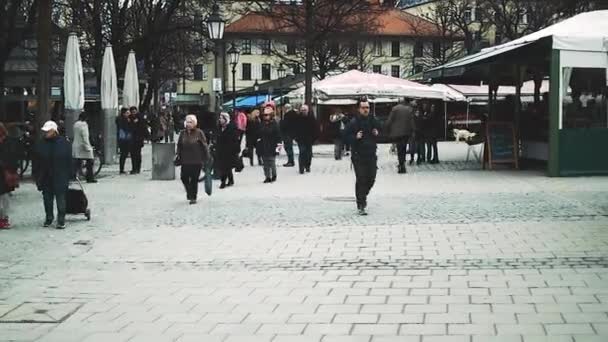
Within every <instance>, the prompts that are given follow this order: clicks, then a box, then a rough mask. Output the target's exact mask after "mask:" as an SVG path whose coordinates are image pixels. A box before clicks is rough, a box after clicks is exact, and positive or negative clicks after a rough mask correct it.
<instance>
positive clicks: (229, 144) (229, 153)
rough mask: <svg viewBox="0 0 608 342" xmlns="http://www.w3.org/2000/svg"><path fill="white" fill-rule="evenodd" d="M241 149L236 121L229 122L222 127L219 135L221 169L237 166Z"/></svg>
mask: <svg viewBox="0 0 608 342" xmlns="http://www.w3.org/2000/svg"><path fill="white" fill-rule="evenodd" d="M239 150H240V146H239V136H238V132H237V129H236V126H235V125H234V123H232V122H231V123H229V124H228V125H227V126H226V128H225V129H224V130H222V129H221V128H220V129H219V131H218V136H217V150H216V153H217V159H216V160H217V163H218V167H219V169H220V170H228V169H231V168H233V167H235V165H236V162H237V158H238V154H239V152H240V151H239Z"/></svg>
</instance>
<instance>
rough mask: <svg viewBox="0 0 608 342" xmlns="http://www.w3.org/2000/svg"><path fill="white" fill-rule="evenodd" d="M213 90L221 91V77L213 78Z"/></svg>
mask: <svg viewBox="0 0 608 342" xmlns="http://www.w3.org/2000/svg"><path fill="white" fill-rule="evenodd" d="M213 91H218V92H219V91H222V79H221V78H214V79H213Z"/></svg>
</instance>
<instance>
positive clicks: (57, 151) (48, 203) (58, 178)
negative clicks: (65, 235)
mask: <svg viewBox="0 0 608 342" xmlns="http://www.w3.org/2000/svg"><path fill="white" fill-rule="evenodd" d="M58 129H59V128H58V127H57V124H56V123H55V122H54V121H47V122H45V123H44V126H42V129H41V130H42V132H43V133H44V139H42V140H41V141H40V142H38V144H37V145H36V149H35V152H36V157H35V159H36V163H37V165H38V167H37V172H36V175H35V179H36V186H37V187H38V190H39V191H42V197H43V200H44V212H45V213H46V219H45V220H44V227H49V226H50V225H51V224H52V223H53V220H54V215H53V201H55V202H56V203H57V229H64V228H65V212H66V202H65V201H66V193H67V191H68V185H69V181H70V175H71V174H72V146H71V145H70V143H69V142H68V141H67V140H66V139H65V138H64V137H63V136H60V135H59V130H58Z"/></svg>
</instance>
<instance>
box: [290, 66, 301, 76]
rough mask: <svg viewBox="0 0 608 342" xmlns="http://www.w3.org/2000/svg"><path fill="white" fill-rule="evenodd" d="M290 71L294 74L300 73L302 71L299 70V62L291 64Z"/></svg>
mask: <svg viewBox="0 0 608 342" xmlns="http://www.w3.org/2000/svg"><path fill="white" fill-rule="evenodd" d="M291 71H292V72H293V74H294V75H299V74H301V73H302V72H301V71H300V64H292V65H291Z"/></svg>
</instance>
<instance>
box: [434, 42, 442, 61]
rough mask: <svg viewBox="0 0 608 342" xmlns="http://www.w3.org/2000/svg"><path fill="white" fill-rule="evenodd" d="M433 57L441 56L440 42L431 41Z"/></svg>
mask: <svg viewBox="0 0 608 342" xmlns="http://www.w3.org/2000/svg"><path fill="white" fill-rule="evenodd" d="M433 58H441V43H440V42H433Z"/></svg>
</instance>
